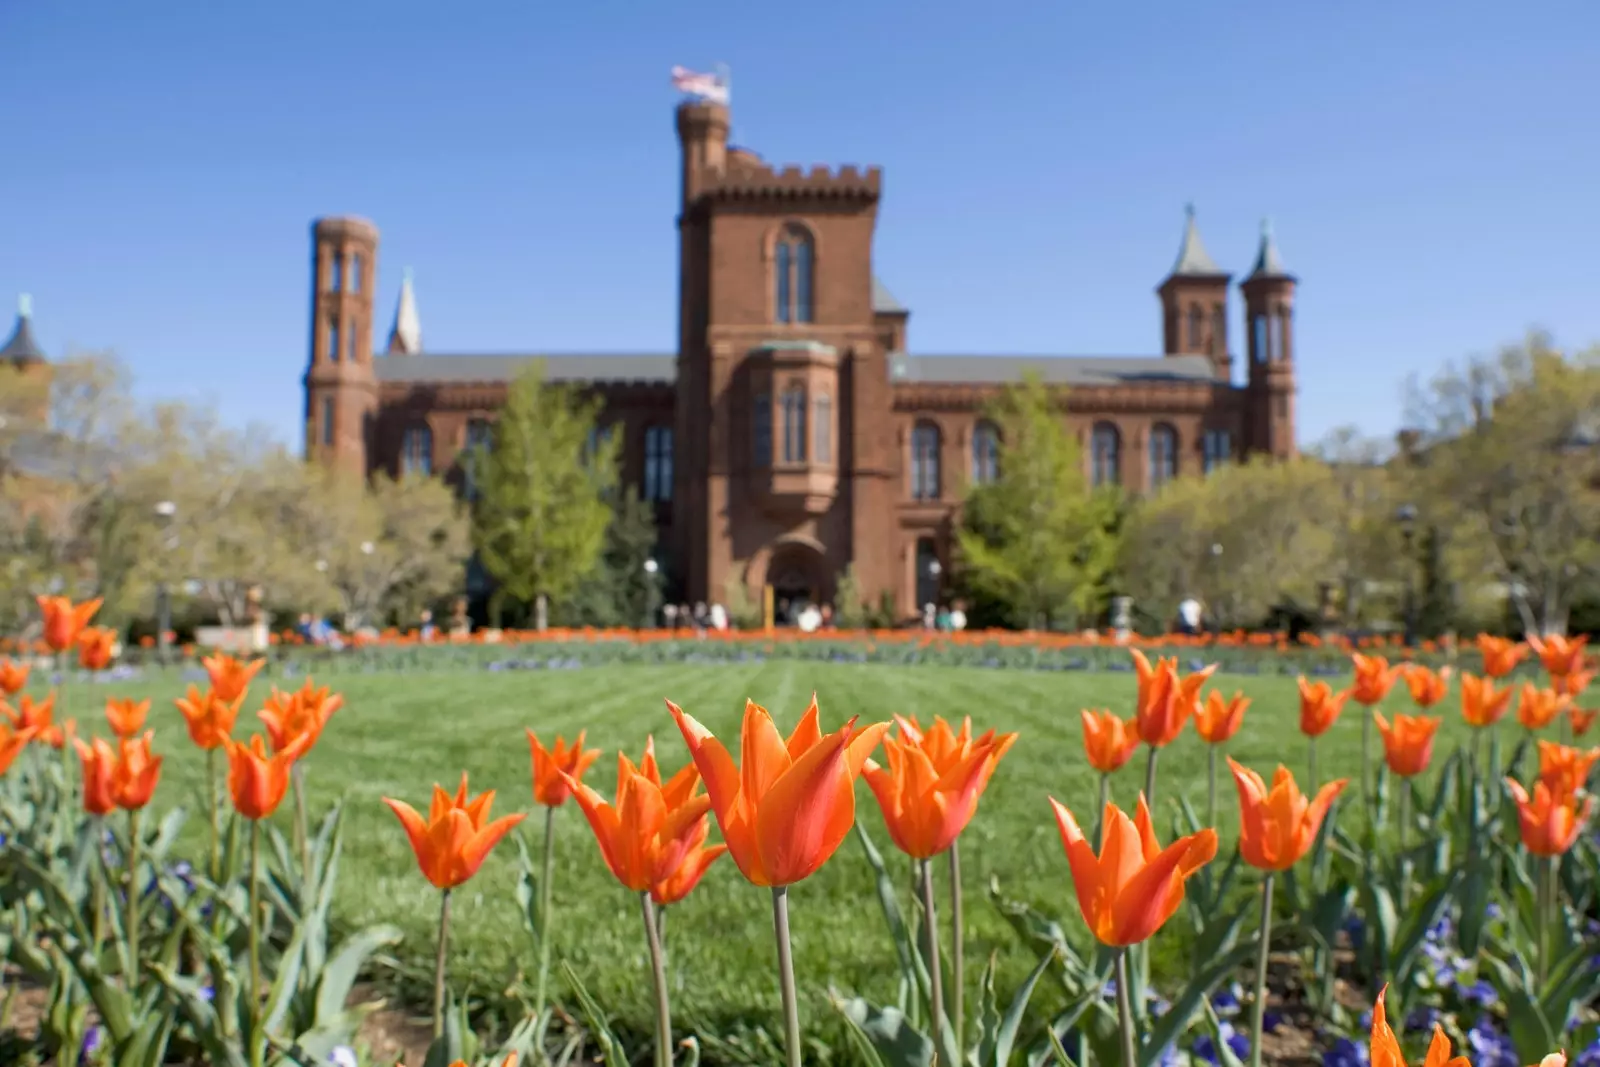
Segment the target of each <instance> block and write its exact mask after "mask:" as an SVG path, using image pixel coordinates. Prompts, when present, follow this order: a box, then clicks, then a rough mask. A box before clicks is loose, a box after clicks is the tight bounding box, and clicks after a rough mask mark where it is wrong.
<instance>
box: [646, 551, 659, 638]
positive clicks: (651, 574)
mask: <svg viewBox="0 0 1600 1067" xmlns="http://www.w3.org/2000/svg"><path fill="white" fill-rule="evenodd" d="M660 573H661V564H659V563H657V562H656V561H655V558H654V557H651V558H649V559H646V560H645V561H644V628H645V629H647V630H649V629H653V628H654V627H655V625H656V608H657V606H658V605H657V603H656V601H657V600H658V599H659V598H660V587H659V584H658V582H659V579H658V578H657V575H659V574H660Z"/></svg>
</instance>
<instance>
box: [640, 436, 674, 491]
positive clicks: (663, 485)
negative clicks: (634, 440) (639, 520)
mask: <svg viewBox="0 0 1600 1067" xmlns="http://www.w3.org/2000/svg"><path fill="white" fill-rule="evenodd" d="M644 498H645V499H646V500H657V501H666V500H671V499H672V427H671V426H650V427H647V428H646V429H645V431H644Z"/></svg>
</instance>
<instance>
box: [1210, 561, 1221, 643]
mask: <svg viewBox="0 0 1600 1067" xmlns="http://www.w3.org/2000/svg"><path fill="white" fill-rule="evenodd" d="M1211 588H1212V589H1213V590H1214V591H1215V592H1216V594H1217V603H1216V604H1209V605H1207V607H1209V608H1210V609H1211V610H1210V614H1211V632H1212V633H1213V634H1220V633H1222V613H1221V612H1220V611H1219V610H1218V608H1220V607H1221V605H1222V542H1221V541H1213V542H1211Z"/></svg>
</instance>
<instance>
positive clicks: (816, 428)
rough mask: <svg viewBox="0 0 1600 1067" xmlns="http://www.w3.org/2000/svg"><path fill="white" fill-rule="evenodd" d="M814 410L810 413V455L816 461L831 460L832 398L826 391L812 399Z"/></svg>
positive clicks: (826, 461)
mask: <svg viewBox="0 0 1600 1067" xmlns="http://www.w3.org/2000/svg"><path fill="white" fill-rule="evenodd" d="M812 407H813V408H815V409H816V410H815V411H814V412H813V413H812V418H811V426H812V431H811V432H812V436H813V437H814V438H815V439H814V440H813V441H812V442H811V455H812V458H813V459H815V460H816V461H817V462H818V463H832V462H833V398H832V397H831V396H829V395H828V394H827V393H818V394H817V399H816V400H814V401H812Z"/></svg>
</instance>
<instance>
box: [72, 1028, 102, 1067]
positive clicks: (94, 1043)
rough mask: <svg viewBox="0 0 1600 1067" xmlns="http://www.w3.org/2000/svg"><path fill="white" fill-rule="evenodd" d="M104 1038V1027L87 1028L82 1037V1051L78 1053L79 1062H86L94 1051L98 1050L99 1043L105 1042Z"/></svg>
mask: <svg viewBox="0 0 1600 1067" xmlns="http://www.w3.org/2000/svg"><path fill="white" fill-rule="evenodd" d="M105 1036H106V1031H105V1028H104V1027H101V1026H91V1027H89V1029H88V1030H87V1031H86V1032H85V1033H84V1035H83V1049H82V1051H80V1052H79V1053H78V1058H79V1059H80V1060H86V1059H88V1058H89V1057H90V1056H91V1055H93V1054H94V1050H95V1049H97V1048H99V1047H100V1045H101V1043H102V1042H103V1041H104V1040H105Z"/></svg>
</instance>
